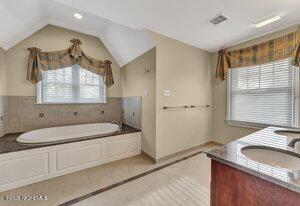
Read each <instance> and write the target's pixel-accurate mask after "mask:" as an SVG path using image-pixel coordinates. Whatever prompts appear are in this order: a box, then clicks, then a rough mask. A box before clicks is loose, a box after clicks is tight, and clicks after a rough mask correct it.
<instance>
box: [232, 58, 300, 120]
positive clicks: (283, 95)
mask: <svg viewBox="0 0 300 206" xmlns="http://www.w3.org/2000/svg"><path fill="white" fill-rule="evenodd" d="M290 62H291V59H284V60H280V61H274V62H271V63H267V64H262V65H258V66H249V67H241V68H236V69H230V71H229V76H228V98H227V99H228V111H227V119H228V121H229V123H233V124H242V125H245V126H251V125H255V126H257V125H258V124H261V125H275V126H297V125H298V120H297V118H298V115H296V114H297V111H298V106H297V105H298V102H297V99H296V98H295V97H296V96H298V95H297V92H298V89H296V88H297V86H296V85H298V69H296V68H295V67H293V66H292V65H291V64H290Z"/></svg>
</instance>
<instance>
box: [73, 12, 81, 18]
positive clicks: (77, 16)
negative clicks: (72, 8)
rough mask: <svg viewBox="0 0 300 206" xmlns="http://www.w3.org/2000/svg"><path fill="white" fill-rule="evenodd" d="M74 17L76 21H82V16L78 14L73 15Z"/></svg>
mask: <svg viewBox="0 0 300 206" xmlns="http://www.w3.org/2000/svg"><path fill="white" fill-rule="evenodd" d="M74 17H75V18H77V19H83V16H82V14H79V13H74Z"/></svg>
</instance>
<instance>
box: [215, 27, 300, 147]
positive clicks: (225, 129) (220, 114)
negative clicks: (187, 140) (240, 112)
mask: <svg viewBox="0 0 300 206" xmlns="http://www.w3.org/2000/svg"><path fill="white" fill-rule="evenodd" d="M297 28H298V27H297V26H295V27H290V28H287V29H285V30H281V31H278V32H275V33H272V34H269V35H266V36H262V37H260V38H256V39H253V40H250V41H247V42H244V43H241V44H237V45H235V46H232V47H230V48H229V49H228V50H235V49H241V48H245V47H248V46H251V45H253V44H257V43H261V42H264V41H267V40H269V39H272V38H275V37H278V36H281V35H284V34H287V33H289V32H292V31H295V30H296V29H297ZM211 60H212V66H213V69H212V70H213V73H212V75H213V82H212V84H213V98H212V102H213V103H212V104H213V107H212V121H213V124H212V137H213V139H214V141H217V142H220V143H226V142H229V141H232V140H236V139H238V138H240V137H242V136H245V135H247V134H250V133H252V132H255V131H257V130H256V129H250V128H245V127H236V126H229V125H227V123H226V122H225V118H226V105H227V81H223V82H221V81H218V80H216V79H215V78H214V75H215V68H216V63H217V60H218V54H217V53H214V54H212V56H211Z"/></svg>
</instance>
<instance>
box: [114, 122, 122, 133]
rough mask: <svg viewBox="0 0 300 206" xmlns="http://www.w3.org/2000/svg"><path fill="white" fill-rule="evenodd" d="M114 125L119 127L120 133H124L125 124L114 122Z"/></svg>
mask: <svg viewBox="0 0 300 206" xmlns="http://www.w3.org/2000/svg"><path fill="white" fill-rule="evenodd" d="M111 123H112V124H117V125H118V126H119V132H120V133H121V132H122V131H123V124H122V122H118V121H115V120H114V121H112V122H111Z"/></svg>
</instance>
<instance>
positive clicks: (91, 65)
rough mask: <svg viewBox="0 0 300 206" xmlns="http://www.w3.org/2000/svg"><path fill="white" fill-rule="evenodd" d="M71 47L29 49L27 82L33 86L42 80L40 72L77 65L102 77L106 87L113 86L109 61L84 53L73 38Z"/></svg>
mask: <svg viewBox="0 0 300 206" xmlns="http://www.w3.org/2000/svg"><path fill="white" fill-rule="evenodd" d="M70 42H72V45H71V46H70V47H69V48H67V49H64V50H60V51H51V52H42V51H41V50H40V49H39V48H36V47H30V48H28V50H29V51H30V55H29V60H28V67H27V80H28V81H30V82H32V83H33V84H36V83H38V82H39V81H41V80H42V72H43V71H47V70H55V69H62V68H65V67H70V66H73V65H75V64H79V65H80V66H81V67H82V68H84V69H86V70H88V71H90V72H92V73H94V74H98V75H101V76H103V77H104V82H105V84H106V86H107V87H109V86H111V85H113V84H114V78H113V73H112V69H111V61H109V60H105V61H101V60H97V59H94V58H92V57H90V56H88V55H87V54H86V53H84V52H83V51H82V49H81V47H80V45H81V44H82V42H81V41H80V40H79V39H76V38H73V39H71V40H70Z"/></svg>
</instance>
